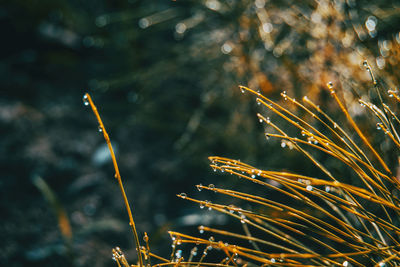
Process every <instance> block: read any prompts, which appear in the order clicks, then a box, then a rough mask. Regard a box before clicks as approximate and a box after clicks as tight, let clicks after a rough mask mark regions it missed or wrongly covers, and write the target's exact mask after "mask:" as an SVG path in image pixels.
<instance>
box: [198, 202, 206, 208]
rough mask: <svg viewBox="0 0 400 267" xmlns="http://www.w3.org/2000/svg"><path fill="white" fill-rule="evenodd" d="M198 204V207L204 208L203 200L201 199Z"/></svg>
mask: <svg viewBox="0 0 400 267" xmlns="http://www.w3.org/2000/svg"><path fill="white" fill-rule="evenodd" d="M199 205H200V209H204V207H205V205H204V202H203V201H201V202H200V204H199Z"/></svg>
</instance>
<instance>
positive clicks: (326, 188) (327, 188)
mask: <svg viewBox="0 0 400 267" xmlns="http://www.w3.org/2000/svg"><path fill="white" fill-rule="evenodd" d="M330 191H331V187H330V186H329V185H327V186H325V192H327V193H329V192H330Z"/></svg>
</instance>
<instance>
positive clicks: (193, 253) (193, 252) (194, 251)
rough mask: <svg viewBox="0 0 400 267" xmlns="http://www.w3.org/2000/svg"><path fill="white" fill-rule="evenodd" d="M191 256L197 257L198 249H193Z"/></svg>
mask: <svg viewBox="0 0 400 267" xmlns="http://www.w3.org/2000/svg"><path fill="white" fill-rule="evenodd" d="M190 254H191V255H193V256H196V255H197V247H194V248H192V250H191V251H190Z"/></svg>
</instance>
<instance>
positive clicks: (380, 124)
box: [376, 122, 382, 130]
mask: <svg viewBox="0 0 400 267" xmlns="http://www.w3.org/2000/svg"><path fill="white" fill-rule="evenodd" d="M376 129H377V130H382V123H381V122H378V123H377V124H376Z"/></svg>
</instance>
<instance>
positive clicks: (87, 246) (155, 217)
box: [0, 0, 400, 266]
mask: <svg viewBox="0 0 400 267" xmlns="http://www.w3.org/2000/svg"><path fill="white" fill-rule="evenodd" d="M398 14H399V6H398V4H396V1H379V3H375V2H370V1H336V2H330V1H319V2H318V3H317V2H314V1H301V2H299V3H297V2H296V1H262V0H257V1H233V0H230V1H218V0H205V1H161V0H159V1H144V0H136V1H135V0H131V1H122V0H119V1H112V2H110V1H76V0H70V1H19V0H17V1H6V2H5V3H3V4H2V5H1V8H0V22H1V23H0V27H1V29H2V31H1V32H2V42H1V48H2V49H1V50H0V56H1V63H0V75H1V76H0V77H1V82H0V84H1V88H2V90H1V92H0V103H1V107H0V129H1V133H2V137H3V138H2V139H1V140H0V147H1V150H2V153H0V155H1V170H2V177H3V178H2V182H1V184H0V192H1V198H0V200H1V204H0V208H1V210H3V211H4V213H3V215H4V216H2V218H5V219H4V223H2V224H1V225H0V230H1V231H0V233H1V234H0V235H1V236H2V237H3V238H2V240H4V242H2V244H1V246H0V262H1V263H2V264H3V263H7V264H10V263H13V265H15V266H19V265H23V264H30V265H34V264H37V265H44V264H49V263H55V262H56V263H57V264H58V265H60V264H61V265H62V264H63V263H64V264H65V265H69V264H70V262H68V261H66V260H65V258H66V256H65V255H66V253H65V248H64V245H63V243H62V237H61V235H60V233H59V231H58V228H57V219H56V218H54V216H53V214H52V211H51V210H50V207H49V206H48V205H47V204H46V202H45V201H44V199H43V197H42V196H41V195H40V193H39V192H38V191H37V189H36V188H35V187H34V186H33V184H32V182H31V179H30V178H31V177H35V176H36V175H39V176H41V177H43V179H44V180H45V181H46V182H47V183H48V184H49V186H50V187H51V188H53V190H54V191H55V192H56V194H57V195H58V198H59V200H60V202H61V203H64V205H65V207H64V208H65V210H66V211H67V213H68V214H69V215H70V220H71V224H72V232H73V236H74V237H73V249H74V251H75V256H74V259H73V261H74V263H75V264H77V265H80V266H89V265H90V266H93V265H96V266H105V265H107V264H109V263H110V261H111V259H110V256H109V255H110V248H111V247H112V246H114V245H115V244H118V245H120V246H121V247H122V248H125V247H130V248H132V247H133V246H132V243H130V242H131V239H130V237H129V236H126V233H127V232H128V231H127V229H128V228H127V227H128V226H127V225H126V224H123V223H122V222H125V221H126V219H125V217H124V211H123V208H122V205H121V202H120V199H119V198H118V197H117V195H118V188H116V186H115V184H114V182H115V181H114V180H113V179H112V177H109V176H108V174H109V173H110V170H111V165H110V162H109V159H108V158H107V157H106V156H105V155H107V154H106V153H104V151H105V147H104V146H103V141H102V138H101V136H98V138H93V131H94V130H93V129H96V125H95V124H94V123H88V122H89V121H91V120H90V114H88V113H87V112H85V111H84V110H83V107H82V103H81V101H80V99H81V97H82V95H83V93H84V91H86V90H89V91H91V92H92V93H93V95H94V97H95V98H96V100H97V104H98V106H99V107H100V108H101V111H102V112H103V118H104V121H105V124H106V125H107V126H108V128H109V130H110V133H111V135H112V136H111V137H112V140H113V141H114V142H115V145H116V147H118V148H119V149H118V153H117V157H118V158H119V160H120V165H121V172H122V173H123V176H124V177H126V178H127V179H126V183H127V191H128V194H130V195H131V197H130V199H131V200H132V201H133V205H134V207H135V211H134V213H135V216H136V220H137V223H138V228H139V231H140V232H143V231H149V232H151V234H152V237H153V238H152V240H153V242H154V243H158V244H160V243H163V241H165V236H164V235H163V233H164V232H165V231H164V230H165V228H170V227H171V226H169V225H170V224H171V223H173V224H174V225H175V226H174V227H175V228H179V227H191V226H193V225H195V224H198V221H195V222H191V224H188V223H187V221H185V220H184V218H186V217H185V216H186V215H188V214H192V213H195V212H196V211H197V209H194V208H193V207H192V206H190V205H187V206H183V205H184V204H182V203H181V201H177V200H176V198H175V196H174V194H175V193H177V192H181V191H187V190H184V188H185V189H186V188H187V187H188V186H189V185H193V184H194V183H197V182H198V181H202V182H204V183H208V181H210V180H212V179H214V178H213V177H210V175H209V170H208V168H207V167H206V164H205V162H206V157H207V156H208V155H211V154H218V155H221V156H229V157H233V158H238V157H240V158H241V159H243V160H246V161H248V162H252V163H254V164H257V165H259V164H261V165H265V166H267V167H272V168H275V167H278V166H279V167H281V166H280V162H281V158H282V157H285V158H287V159H288V161H289V165H290V166H288V165H286V167H288V168H291V169H294V170H296V169H299V168H304V166H303V165H304V164H302V160H301V159H300V160H296V161H294V160H293V161H291V160H290V159H292V158H293V156H292V155H290V154H289V153H286V152H282V154H280V153H281V152H280V151H279V152H276V151H275V152H274V157H271V153H270V151H269V145H268V144H267V145H265V146H260V143H261V140H263V136H262V134H261V133H260V132H259V131H256V130H257V129H258V128H259V127H260V126H258V124H257V119H256V118H254V119H253V120H252V119H249V118H251V116H249V115H248V114H250V112H251V113H253V111H254V110H255V109H257V106H256V105H253V104H250V103H249V102H248V101H247V99H246V98H238V97H237V96H238V95H239V94H240V91H239V90H237V89H236V88H237V85H238V84H245V85H248V86H250V87H251V88H254V89H260V90H261V91H263V93H264V94H266V95H269V96H270V95H272V96H274V95H278V94H279V93H280V92H281V91H282V90H288V91H292V93H293V95H295V96H300V95H303V94H308V95H309V97H311V98H314V99H320V101H321V103H325V102H326V101H327V100H326V95H325V93H324V91H321V88H323V87H324V86H325V83H326V82H327V81H328V80H332V81H334V82H336V83H340V82H342V83H343V87H344V88H345V89H346V90H356V91H357V90H359V92H357V93H359V94H362V92H363V91H364V85H363V84H362V82H363V81H367V80H368V79H369V77H368V75H367V74H366V73H365V71H363V70H362V66H361V62H362V61H363V59H364V58H367V59H368V60H369V62H371V64H372V65H373V67H374V68H376V69H379V71H380V72H381V73H383V74H384V76H385V78H386V79H387V81H388V82H389V83H391V84H389V87H394V85H396V84H397V83H398V79H399V78H398V77H399V75H398V71H397V70H398V62H399V61H398V60H397V59H398V57H399V51H398V48H397V47H398V45H397V44H396V42H397V43H399V41H400V37H399V34H398V29H396V27H395V25H397V24H398V21H399V15H398ZM355 81H357V82H355ZM359 81H361V83H360V82H359ZM345 96H346V98H347V96H349V97H350V94H348V95H345ZM348 100H349V101H351V99H348ZM349 103H350V102H349ZM88 158H91V159H92V161H88V160H87V159H88ZM214 183H216V184H217V182H215V181H214ZM221 183H222V180H221ZM177 203H179V204H177ZM178 206H179V207H180V208H177V207H178ZM136 210H137V212H136ZM199 220H200V219H199ZM217 222H218V220H217V221H216V223H217ZM218 223H223V222H221V221H219V222H218ZM158 227H161V230H160V231H159V232H157V230H155V229H157V228H158ZM162 227H164V230H163V228H162ZM160 233H162V234H160ZM165 243H167V245H168V242H165ZM154 247H157V246H154ZM125 251H126V249H125ZM127 252H129V251H127ZM129 254H130V255H134V253H129Z"/></svg>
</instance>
